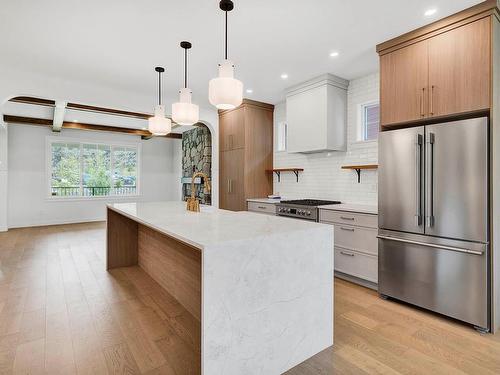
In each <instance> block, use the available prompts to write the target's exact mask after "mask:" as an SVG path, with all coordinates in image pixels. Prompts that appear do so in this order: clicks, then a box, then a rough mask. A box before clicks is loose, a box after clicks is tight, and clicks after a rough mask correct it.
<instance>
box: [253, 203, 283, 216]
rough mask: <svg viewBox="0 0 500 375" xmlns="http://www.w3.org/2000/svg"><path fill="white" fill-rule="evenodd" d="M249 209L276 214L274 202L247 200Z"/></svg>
mask: <svg viewBox="0 0 500 375" xmlns="http://www.w3.org/2000/svg"><path fill="white" fill-rule="evenodd" d="M247 208H248V211H251V212H258V213H261V214H267V215H276V205H275V204H273V203H260V202H250V201H249V202H247Z"/></svg>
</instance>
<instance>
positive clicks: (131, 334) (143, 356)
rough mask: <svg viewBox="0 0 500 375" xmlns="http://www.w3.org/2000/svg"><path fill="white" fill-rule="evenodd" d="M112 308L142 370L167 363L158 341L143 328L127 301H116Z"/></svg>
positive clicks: (148, 369)
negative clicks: (151, 337) (148, 335)
mask: <svg viewBox="0 0 500 375" xmlns="http://www.w3.org/2000/svg"><path fill="white" fill-rule="evenodd" d="M111 309H112V311H113V316H114V317H115V319H116V321H117V322H118V325H119V326H120V328H121V331H122V333H123V336H124V337H125V342H126V343H127V346H128V347H129V349H130V351H131V353H132V355H133V357H134V359H135V361H136V363H137V365H138V367H139V369H140V370H141V372H146V371H150V370H153V369H155V368H158V367H160V366H162V365H164V364H165V363H166V360H165V357H164V356H163V354H162V352H161V351H160V350H159V349H158V347H157V345H156V343H155V342H154V341H153V340H151V339H149V338H148V337H147V335H146V333H145V332H144V331H143V330H142V327H141V325H140V323H139V322H138V320H137V318H136V316H135V315H134V314H133V312H132V311H131V309H130V306H129V305H128V303H127V301H124V302H117V303H114V304H112V306H111Z"/></svg>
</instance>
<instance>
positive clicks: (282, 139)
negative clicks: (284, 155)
mask: <svg viewBox="0 0 500 375" xmlns="http://www.w3.org/2000/svg"><path fill="white" fill-rule="evenodd" d="M287 130H288V129H287V124H286V122H280V123H278V126H277V129H276V140H277V141H276V151H286V147H287Z"/></svg>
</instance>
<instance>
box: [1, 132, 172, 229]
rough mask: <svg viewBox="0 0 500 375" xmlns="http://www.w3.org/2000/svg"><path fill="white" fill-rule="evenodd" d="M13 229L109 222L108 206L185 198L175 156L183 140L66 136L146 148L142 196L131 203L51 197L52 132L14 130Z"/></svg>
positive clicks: (87, 134)
mask: <svg viewBox="0 0 500 375" xmlns="http://www.w3.org/2000/svg"><path fill="white" fill-rule="evenodd" d="M8 133H9V136H8V142H9V151H8V157H9V168H8V173H9V180H8V191H9V200H8V223H9V228H15V227H25V226H35V225H49V224H61V223H74V222H84V221H95V220H104V219H105V217H106V216H105V214H106V208H105V207H106V203H110V202H124V201H158V200H177V199H180V173H181V164H180V163H179V162H178V157H177V156H176V155H175V154H176V153H178V152H179V144H180V143H181V141H180V140H178V139H177V140H176V139H151V140H148V141H142V140H141V139H140V137H135V136H132V137H131V136H127V135H121V134H118V135H117V134H115V133H101V132H88V131H87V132H86V131H79V130H68V131H65V132H64V134H60V135H59V136H60V137H64V138H71V139H75V140H76V141H91V142H103V143H106V142H118V143H119V142H124V143H127V144H129V143H137V144H141V154H140V175H139V184H140V196H139V197H130V198H113V197H106V198H104V197H103V198H93V199H78V200H75V199H64V200H60V199H54V198H52V199H51V198H49V197H48V196H47V195H48V194H47V186H48V180H49V176H48V170H47V155H46V140H47V137H57V135H55V133H52V132H51V131H50V129H47V128H42V127H38V126H29V125H8Z"/></svg>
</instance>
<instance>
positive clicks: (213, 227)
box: [108, 201, 326, 249]
mask: <svg viewBox="0 0 500 375" xmlns="http://www.w3.org/2000/svg"><path fill="white" fill-rule="evenodd" d="M108 207H109V208H110V209H112V210H114V211H116V212H118V213H120V214H122V215H124V216H126V217H128V218H130V219H132V220H134V221H137V222H138V223H141V224H144V225H146V226H148V227H150V228H153V229H155V230H157V231H158V232H161V233H164V234H166V235H167V236H170V237H173V238H175V239H177V240H179V241H182V242H184V243H187V244H189V245H191V246H194V247H197V248H199V249H203V248H204V247H205V246H209V245H215V244H221V243H225V242H229V241H237V240H244V239H253V238H256V237H262V236H267V235H269V234H277V233H289V232H297V231H302V230H304V231H307V230H309V229H313V228H317V227H318V225H326V224H319V223H314V222H308V221H303V220H294V219H290V218H284V217H279V216H271V215H262V214H258V213H252V212H247V211H240V212H233V211H226V210H221V209H218V208H215V207H212V206H202V207H201V212H190V211H187V210H186V203H185V202H180V201H179V202H130V203H113V204H108Z"/></svg>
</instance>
